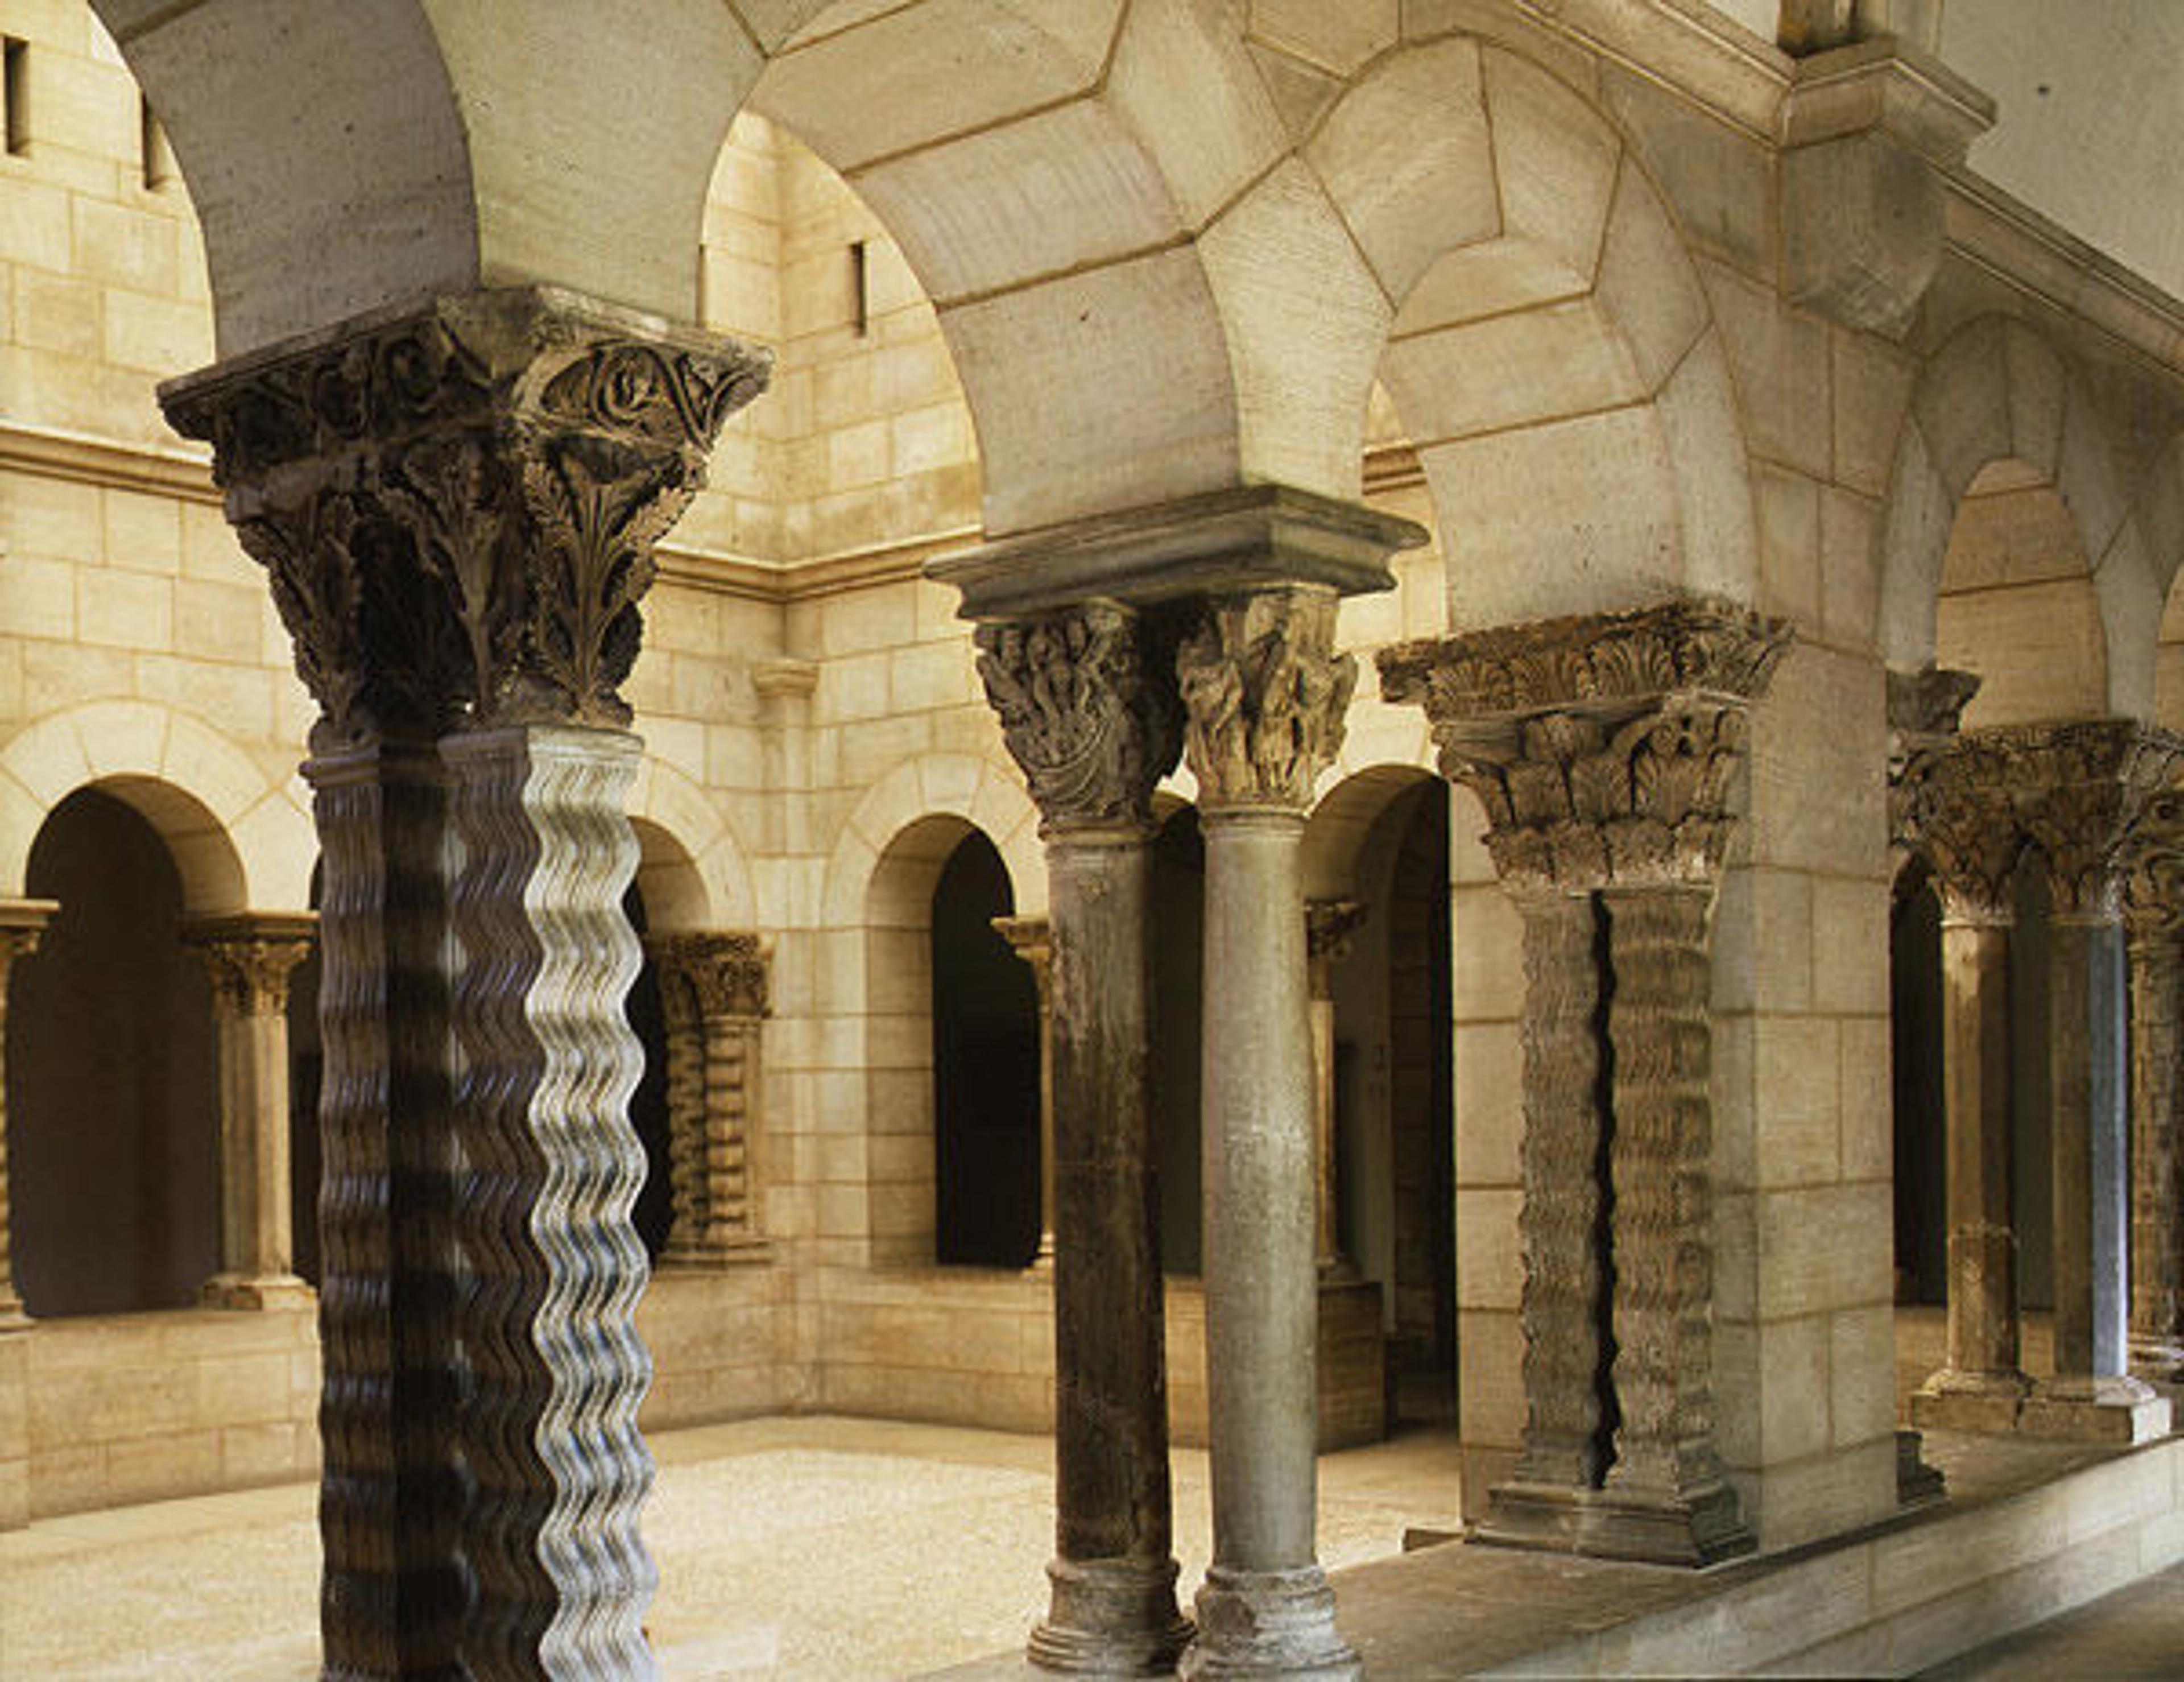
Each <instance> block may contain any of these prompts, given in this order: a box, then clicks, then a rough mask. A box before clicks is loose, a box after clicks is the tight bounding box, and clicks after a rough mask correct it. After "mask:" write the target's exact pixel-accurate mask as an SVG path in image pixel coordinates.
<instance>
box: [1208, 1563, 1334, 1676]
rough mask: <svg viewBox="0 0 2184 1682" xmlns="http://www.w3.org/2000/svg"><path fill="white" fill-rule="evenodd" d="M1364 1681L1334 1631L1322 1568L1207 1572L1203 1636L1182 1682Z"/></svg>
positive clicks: (1215, 1568)
mask: <svg viewBox="0 0 2184 1682" xmlns="http://www.w3.org/2000/svg"><path fill="white" fill-rule="evenodd" d="M1364 1674H1365V1668H1364V1665H1363V1663H1362V1661H1361V1660H1360V1659H1359V1658H1358V1657H1357V1652H1356V1651H1355V1650H1354V1649H1352V1648H1351V1645H1350V1643H1349V1642H1347V1641H1346V1640H1343V1639H1342V1635H1341V1632H1340V1630H1338V1629H1336V1628H1335V1627H1334V1590H1333V1589H1331V1588H1329V1586H1328V1583H1327V1573H1325V1572H1324V1571H1323V1570H1321V1569H1320V1568H1319V1567H1318V1566H1317V1565H1309V1566H1307V1567H1305V1568H1303V1569H1301V1570H1298V1571H1231V1570H1229V1569H1227V1568H1224V1567H1222V1566H1218V1565H1216V1566H1212V1567H1210V1568H1208V1569H1207V1571H1206V1581H1205V1584H1204V1585H1203V1586H1201V1588H1200V1590H1199V1591H1198V1635H1197V1637H1196V1639H1195V1640H1193V1641H1192V1642H1191V1644H1190V1646H1188V1647H1186V1648H1184V1653H1183V1662H1182V1663H1180V1664H1178V1666H1177V1667H1176V1675H1177V1677H1178V1679H1179V1682H1198V1679H1200V1678H1206V1679H1209V1682H1211V1679H1216V1678H1222V1677H1284V1678H1288V1679H1290V1682H1361V1679H1362V1677H1363V1676H1364Z"/></svg>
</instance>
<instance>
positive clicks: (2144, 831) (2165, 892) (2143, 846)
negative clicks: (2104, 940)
mask: <svg viewBox="0 0 2184 1682" xmlns="http://www.w3.org/2000/svg"><path fill="white" fill-rule="evenodd" d="M2123 866H2124V870H2125V877H2124V888H2123V914H2124V921H2125V922H2126V924H2127V925H2128V926H2129V927H2130V929H2131V933H2132V934H2133V935H2134V936H2151V937H2154V938H2161V939H2165V940H2170V941H2174V940H2175V939H2176V938H2178V937H2179V936H2184V789H2177V788H2165V789H2163V790H2162V791H2161V792H2160V793H2159V794H2155V795H2153V797H2152V798H2151V799H2148V801H2147V803H2146V806H2145V809H2144V810H2142V812H2141V813H2140V814H2139V817H2138V822H2137V823H2136V824H2135V825H2133V826H2132V828H2131V835H2130V838H2129V839H2128V840H2127V841H2126V843H2125V844H2124V849H2123Z"/></svg>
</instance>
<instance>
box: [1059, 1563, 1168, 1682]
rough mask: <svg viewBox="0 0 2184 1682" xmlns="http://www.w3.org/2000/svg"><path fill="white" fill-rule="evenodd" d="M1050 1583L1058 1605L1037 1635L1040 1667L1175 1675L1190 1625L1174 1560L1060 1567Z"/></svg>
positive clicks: (1097, 1673)
mask: <svg viewBox="0 0 2184 1682" xmlns="http://www.w3.org/2000/svg"><path fill="white" fill-rule="evenodd" d="M1046 1575H1047V1580H1048V1581H1049V1582H1050V1583H1051V1584H1053V1585H1054V1598H1053V1601H1052V1602H1051V1603H1050V1606H1049V1607H1048V1611H1047V1615H1046V1617H1045V1618H1044V1619H1043V1620H1042V1621H1041V1622H1040V1624H1039V1627H1038V1628H1037V1629H1034V1630H1033V1631H1032V1633H1031V1642H1030V1646H1029V1648H1028V1656H1029V1657H1030V1659H1031V1662H1032V1663H1034V1664H1035V1665H1038V1666H1039V1668H1041V1669H1043V1670H1061V1671H1067V1672H1069V1673H1071V1674H1074V1675H1078V1676H1165V1675H1167V1674H1169V1673H1170V1672H1172V1671H1173V1669H1174V1668H1175V1662H1176V1657H1177V1656H1178V1654H1180V1653H1181V1652H1182V1651H1183V1650H1184V1646H1186V1645H1187V1644H1188V1643H1189V1641H1190V1636H1191V1624H1190V1619H1189V1618H1185V1617H1184V1615H1183V1613H1182V1612H1181V1611H1180V1610H1179V1609H1178V1607H1177V1606H1176V1603H1175V1575H1176V1565H1175V1562H1174V1561H1173V1560H1172V1559H1164V1560H1161V1561H1158V1562H1153V1561H1149V1560H1134V1559H1092V1560H1073V1559H1056V1560H1052V1561H1050V1562H1048V1564H1047V1568H1046Z"/></svg>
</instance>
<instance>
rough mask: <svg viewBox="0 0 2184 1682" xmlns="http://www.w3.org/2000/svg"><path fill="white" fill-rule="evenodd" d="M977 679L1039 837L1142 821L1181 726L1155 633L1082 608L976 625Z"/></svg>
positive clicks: (1114, 611) (1103, 607) (1122, 614)
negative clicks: (1031, 806)
mask: <svg viewBox="0 0 2184 1682" xmlns="http://www.w3.org/2000/svg"><path fill="white" fill-rule="evenodd" d="M977 639H978V676H979V677H980V679H981V680H983V682H984V684H985V686H986V699H987V700H988V701H989V703H990V704H991V705H992V706H993V709H994V711H995V715H996V716H998V717H999V718H1000V724H1001V738H1002V740H1003V741H1005V742H1006V744H1008V749H1009V753H1010V755H1011V757H1012V758H1013V759H1014V760H1016V762H1017V767H1018V768H1019V769H1020V770H1022V772H1023V774H1024V780H1025V781H1026V782H1027V783H1029V784H1030V786H1031V797H1032V799H1033V801H1034V803H1035V804H1036V805H1038V807H1039V816H1040V818H1041V819H1042V820H1043V822H1044V825H1045V827H1046V828H1047V829H1048V830H1050V831H1054V830H1067V829H1072V828H1084V827H1096V826H1102V825H1108V824H1122V825H1128V826H1131V827H1146V826H1148V825H1150V824H1151V821H1152V796H1153V788H1154V785H1155V784H1156V783H1158V782H1159V781H1160V779H1161V778H1162V777H1163V776H1165V775H1166V774H1167V771H1168V768H1169V767H1170V766H1173V765H1174V763H1175V756H1176V749H1177V744H1178V738H1179V736H1180V733H1181V721H1180V719H1179V717H1178V710H1177V705H1176V699H1175V693H1174V689H1173V685H1172V684H1171V683H1170V682H1169V681H1168V679H1167V673H1166V671H1164V670H1163V667H1164V666H1165V660H1164V658H1163V656H1164V654H1165V652H1166V650H1165V646H1164V644H1165V638H1163V637H1162V634H1161V627H1159V626H1158V625H1157V624H1156V623H1155V622H1154V621H1151V620H1149V619H1148V618H1147V617H1146V616H1145V615H1142V614H1140V613H1139V612H1138V611H1136V610H1134V609H1131V608H1127V607H1123V606H1120V605H1118V604H1115V603H1113V602H1106V601H1089V602H1084V603H1080V604H1077V605H1075V606H1072V607H1065V608H1060V609H1056V610H1052V611H1050V612H1045V613H1039V614H1034V615H1027V616H1025V617H1023V618H1019V619H1002V620H995V621H989V622H987V623H984V624H982V625H980V626H979V627H978V632H977Z"/></svg>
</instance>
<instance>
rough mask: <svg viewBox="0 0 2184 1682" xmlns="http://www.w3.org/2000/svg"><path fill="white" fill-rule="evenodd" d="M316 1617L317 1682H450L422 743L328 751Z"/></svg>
mask: <svg viewBox="0 0 2184 1682" xmlns="http://www.w3.org/2000/svg"><path fill="white" fill-rule="evenodd" d="M304 774H305V776H306V777H308V778H309V781H310V783H311V784H312V787H313V788H314V790H315V812H316V816H317V821H318V831H319V845H320V857H321V860H322V864H321V872H322V874H321V879H320V942H321V951H322V955H323V956H322V965H323V969H322V973H321V979H320V992H319V1021H320V1039H321V1040H322V1043H323V1044H324V1048H325V1059H326V1062H325V1073H324V1076H323V1078H322V1083H321V1085H320V1099H319V1125H320V1137H321V1139H322V1140H323V1144H322V1146H321V1154H322V1161H323V1167H322V1169H321V1178H320V1193H319V1244H320V1256H321V1274H320V1285H319V1345H320V1361H321V1363H322V1366H323V1369H324V1378H323V1381H322V1384H321V1388H320V1395H319V1436H320V1444H321V1447H322V1450H323V1455H324V1459H323V1469H322V1471H321V1473H320V1496H319V1533H320V1543H321V1546H322V1547H323V1549H324V1551H325V1557H326V1564H325V1572H324V1576H323V1578H322V1580H321V1585H320V1630H321V1636H322V1640H323V1641H324V1644H325V1650H326V1658H325V1664H326V1668H325V1675H326V1679H327V1682H348V1679H359V1682H361V1679H365V1678H387V1677H395V1676H410V1675H444V1674H453V1672H454V1666H455V1663H456V1651H455V1650H456V1644H457V1640H458V1638H459V1636H460V1631H461V1627H462V1622H463V1618H464V1613H465V1607H466V1605H467V1601H468V1578H467V1572H466V1568H465V1565H464V1563H463V1561H462V1557H461V1546H462V1524H463V1510H464V1502H465V1477H464V1473H463V1469H462V1462H461V1459H460V1456H459V1454H458V1453H457V1451H456V1449H455V1445H454V1438H453V1435H452V1434H451V1433H450V1432H449V1430H448V1420H449V1419H451V1418H452V1417H454V1414H455V1412H457V1411H458V1410H459V1408H460V1402H461V1396H462V1390H461V1375H460V1366H459V1359H458V1351H459V1344H458V1338H457V1334H456V1327H455V1311H456V1302H455V1289H456V1287H455V1280H456V1274H457V1262H456V1251H455V1245H454V1225H453V1219H454V1202H455V1187H454V1171H455V1152H454V1130H453V1121H452V1113H451V1109H450V1104H449V1097H450V1090H449V1082H450V1073H449V1071H450V1067H451V1064H452V1040H451V1038H450V1027H449V1019H448V987H449V976H450V972H451V968H450V966H451V959H450V954H449V947H448V921H447V915H448V913H447V896H448V845H447V843H448V834H447V828H446V794H445V788H444V783H443V773H442V770H441V766H440V762H439V759H438V755H437V754H436V753H435V752H434V751H433V750H432V748H431V747H430V746H429V745H422V744H416V743H393V742H389V743H386V744H381V745H376V746H366V747H360V748H356V749H350V750H348V751H343V752H338V753H322V754H320V755H318V756H317V757H316V758H315V759H313V760H311V761H309V764H307V765H306V766H305V767H304Z"/></svg>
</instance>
